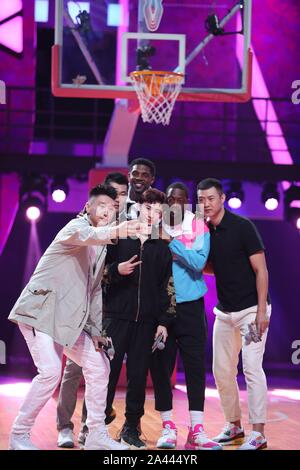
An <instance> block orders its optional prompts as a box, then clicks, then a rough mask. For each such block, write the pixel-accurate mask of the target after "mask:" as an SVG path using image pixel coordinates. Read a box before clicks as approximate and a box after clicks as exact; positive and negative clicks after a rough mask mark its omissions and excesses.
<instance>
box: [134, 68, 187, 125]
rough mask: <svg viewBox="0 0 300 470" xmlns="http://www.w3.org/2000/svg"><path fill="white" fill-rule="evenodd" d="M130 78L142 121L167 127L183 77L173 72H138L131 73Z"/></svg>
mask: <svg viewBox="0 0 300 470" xmlns="http://www.w3.org/2000/svg"><path fill="white" fill-rule="evenodd" d="M130 78H131V81H132V84H133V86H134V88H135V91H136V93H137V96H138V100H139V104H140V108H141V113H142V119H143V121H144V122H155V123H156V124H163V125H164V126H167V125H168V124H169V123H170V117H171V114H172V111H173V108H174V104H175V101H176V98H177V96H178V94H179V92H180V90H181V85H182V83H183V79H184V75H183V74H182V73H175V72H164V71H157V70H140V71H134V72H131V74H130Z"/></svg>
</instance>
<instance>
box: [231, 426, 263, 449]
mask: <svg viewBox="0 0 300 470" xmlns="http://www.w3.org/2000/svg"><path fill="white" fill-rule="evenodd" d="M266 448H267V439H266V438H265V437H264V436H263V435H262V434H261V433H260V432H257V431H252V432H251V434H250V435H249V437H248V439H247V440H246V442H245V443H244V444H242V445H241V446H240V447H239V448H238V449H237V450H262V449H266Z"/></svg>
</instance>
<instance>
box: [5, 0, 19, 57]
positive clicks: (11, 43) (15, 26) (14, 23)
mask: <svg viewBox="0 0 300 470" xmlns="http://www.w3.org/2000/svg"><path fill="white" fill-rule="evenodd" d="M0 8H1V7H0ZM0 44H2V45H3V46H5V47H7V48H8V49H11V50H12V51H13V52H16V53H18V54H20V53H21V52H22V51H23V18H22V16H16V17H15V18H13V19H12V20H10V21H7V22H5V23H3V24H2V25H0Z"/></svg>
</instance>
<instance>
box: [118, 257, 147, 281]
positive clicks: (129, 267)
mask: <svg viewBox="0 0 300 470" xmlns="http://www.w3.org/2000/svg"><path fill="white" fill-rule="evenodd" d="M137 257H138V256H137V255H134V256H133V257H132V258H130V259H129V260H128V261H124V263H119V264H118V271H119V274H121V276H128V275H129V274H131V273H133V271H134V269H135V267H136V266H138V265H139V264H141V263H142V261H134V260H136V259H137Z"/></svg>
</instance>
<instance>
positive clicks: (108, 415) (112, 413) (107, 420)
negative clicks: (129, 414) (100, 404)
mask: <svg viewBox="0 0 300 470" xmlns="http://www.w3.org/2000/svg"><path fill="white" fill-rule="evenodd" d="M105 414H106V417H105V424H106V426H107V425H108V424H110V423H112V422H113V420H114V419H115V418H116V416H117V413H116V410H115V408H114V407H112V409H111V410H110V412H109V413H107V412H105Z"/></svg>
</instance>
